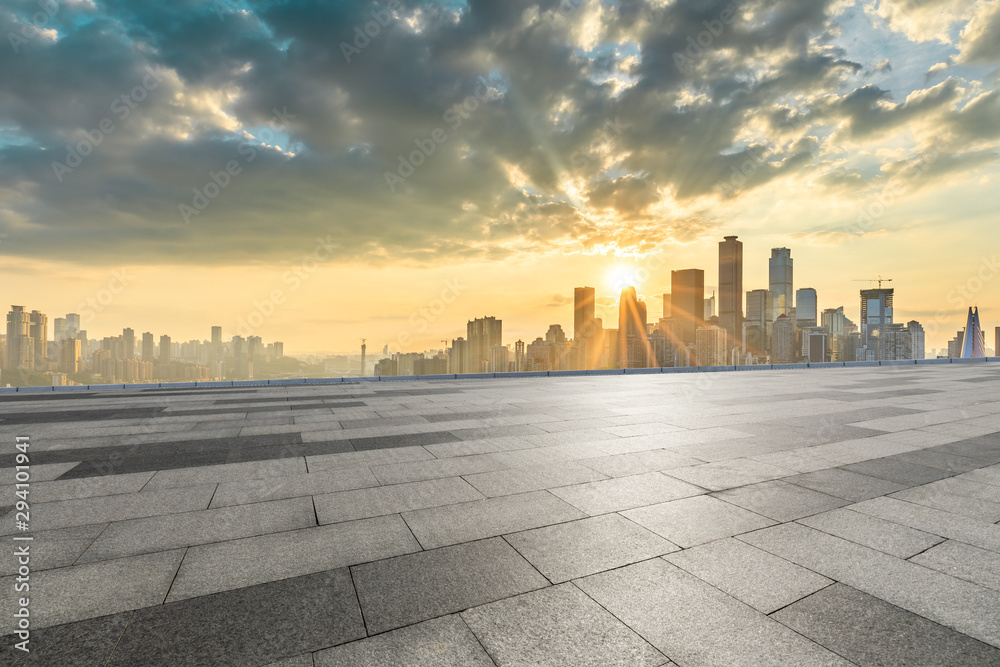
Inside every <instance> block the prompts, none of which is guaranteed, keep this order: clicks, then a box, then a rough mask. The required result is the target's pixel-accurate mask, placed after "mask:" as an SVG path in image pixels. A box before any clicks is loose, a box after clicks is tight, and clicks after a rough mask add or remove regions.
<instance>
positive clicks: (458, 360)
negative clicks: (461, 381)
mask: <svg viewBox="0 0 1000 667" xmlns="http://www.w3.org/2000/svg"><path fill="white" fill-rule="evenodd" d="M449 369H450V370H449V371H448V372H449V373H468V372H470V371H469V341H467V340H465V339H464V338H456V339H455V340H453V341H451V350H449ZM477 372H478V371H477Z"/></svg>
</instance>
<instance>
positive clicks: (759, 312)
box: [743, 289, 774, 356]
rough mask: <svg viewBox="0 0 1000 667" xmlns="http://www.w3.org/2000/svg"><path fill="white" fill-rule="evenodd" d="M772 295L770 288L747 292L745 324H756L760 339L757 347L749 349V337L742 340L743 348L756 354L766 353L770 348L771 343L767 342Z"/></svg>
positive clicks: (770, 322) (771, 313) (769, 335)
mask: <svg viewBox="0 0 1000 667" xmlns="http://www.w3.org/2000/svg"><path fill="white" fill-rule="evenodd" d="M772 298H773V295H772V293H771V290H766V289H755V290H751V291H749V292H747V315H746V319H745V320H744V324H745V325H746V326H756V327H758V330H759V331H760V334H759V338H760V339H761V340H760V342H759V343H757V347H754V348H753V349H751V347H750V341H749V339H746V340H744V341H743V342H744V349H745V350H746V351H747V352H749V353H751V354H755V355H758V356H761V355H764V354H767V352H768V351H769V350H770V349H771V345H770V343H769V342H768V341H769V340H770V338H771V325H772V324H773V322H774V320H772V319H771V316H772V315H773V311H772V307H771V303H772Z"/></svg>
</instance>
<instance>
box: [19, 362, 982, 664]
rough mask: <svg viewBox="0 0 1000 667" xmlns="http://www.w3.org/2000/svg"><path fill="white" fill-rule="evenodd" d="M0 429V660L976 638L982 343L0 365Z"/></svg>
mask: <svg viewBox="0 0 1000 667" xmlns="http://www.w3.org/2000/svg"><path fill="white" fill-rule="evenodd" d="M16 436H29V437H30V449H29V456H30V466H31V468H30V472H31V482H30V487H29V488H30V495H29V502H30V505H31V519H30V531H29V532H28V533H24V532H21V531H19V530H18V529H17V527H16V525H15V515H14V510H13V509H12V508H13V506H14V504H15V503H16V501H17V500H18V499H17V498H16V497H15V495H14V494H15V487H14V467H13V466H14V465H15V454H16V450H15V447H14V445H15V437H16ZM0 442H2V443H3V444H2V446H0V467H3V468H4V470H3V473H2V477H0V516H2V519H0V539H2V540H5V541H6V542H7V546H6V547H4V548H3V549H2V550H0V553H2V556H0V610H2V612H0V635H5V636H3V637H2V639H0V663H2V664H4V665H8V664H10V665H21V664H25V665H27V664H32V665H60V666H63V665H188V664H190V665H285V666H288V667H291V666H303V667H305V666H321V665H330V666H333V665H336V666H338V667H339V666H342V665H435V666H437V665H457V666H462V667H466V666H474V665H494V664H496V665H501V666H504V665H573V666H579V665H600V666H606V665H649V666H651V667H652V666H662V665H679V666H681V667H686V666H689V665H726V666H729V665H754V666H757V665H796V666H798V665H850V664H857V665H907V666H912V665H935V666H936V665H1000V526H998V525H997V522H998V521H1000V370H998V369H996V368H995V365H994V364H968V365H966V364H963V365H957V364H956V365H947V366H909V367H882V368H845V369H810V370H774V371H765V372H746V373H698V374H684V375H635V376H601V377H580V378H516V379H495V380H474V379H469V380H451V381H436V382H430V381H429V382H407V383H405V384H404V383H399V384H389V383H378V384H371V383H364V384H344V385H334V386H329V385H326V386H295V387H260V388H246V387H244V388H233V389H204V390H193V391H192V390H183V391H182V390H169V389H159V390H146V391H112V392H98V391H83V392H79V393H75V392H74V393H60V394H53V395H31V394H19V395H15V396H10V395H5V396H0ZM25 535H30V536H32V537H33V538H34V539H33V541H32V542H30V553H31V556H30V575H29V577H30V594H29V597H30V603H29V608H30V622H31V625H30V629H31V634H30V644H29V647H30V648H31V652H30V653H27V654H26V653H24V652H22V651H19V650H16V649H15V648H14V644H15V642H16V641H18V638H17V635H15V634H11V633H12V632H14V630H15V627H16V625H15V624H16V620H17V619H16V618H15V617H14V611H15V610H16V609H17V608H18V607H17V606H15V605H16V602H17V598H18V597H20V596H21V595H22V594H15V590H14V585H15V583H16V579H17V577H18V576H19V575H18V563H17V560H16V557H15V556H13V555H12V553H13V549H14V546H16V545H19V544H23V543H24V542H15V541H14V539H13V538H14V537H15V536H25Z"/></svg>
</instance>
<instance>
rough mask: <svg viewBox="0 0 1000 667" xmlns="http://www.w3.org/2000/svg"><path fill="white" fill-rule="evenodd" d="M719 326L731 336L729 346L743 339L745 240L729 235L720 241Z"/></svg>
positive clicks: (736, 344) (737, 343) (735, 344)
mask: <svg viewBox="0 0 1000 667" xmlns="http://www.w3.org/2000/svg"><path fill="white" fill-rule="evenodd" d="M719 326H720V327H721V328H722V329H723V330H725V332H726V335H727V336H728V337H729V342H728V343H727V346H728V347H730V348H732V347H736V346H738V345H740V343H741V342H742V340H743V242H742V241H738V240H737V238H736V237H735V236H727V237H725V240H724V241H722V242H721V243H719Z"/></svg>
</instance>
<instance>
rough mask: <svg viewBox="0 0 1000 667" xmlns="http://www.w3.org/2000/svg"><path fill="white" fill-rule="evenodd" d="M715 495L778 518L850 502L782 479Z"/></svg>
mask: <svg viewBox="0 0 1000 667" xmlns="http://www.w3.org/2000/svg"><path fill="white" fill-rule="evenodd" d="M712 496H713V497H715V498H718V499H720V500H724V501H726V502H727V503H731V504H733V505H737V506H739V507H742V508H743V509H748V510H750V511H752V512H756V513H757V514H762V515H763V516H766V517H768V518H770V519H774V520H775V521H793V520H795V519H800V518H802V517H804V516H809V515H811V514H818V513H820V512H825V511H828V510H831V509H834V508H837V507H843V506H844V505H846V504H848V501H847V500H844V499H843V498H837V497H835V496H829V495H827V494H825V493H820V492H819V491H813V490H812V489H807V488H804V487H801V486H797V485H795V484H789V483H788V482H784V481H782V480H780V479H778V480H772V481H770V482H761V483H760V484H750V485H748V486H742V487H739V488H736V489H727V490H725V491H717V492H715V493H713V494H712Z"/></svg>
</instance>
